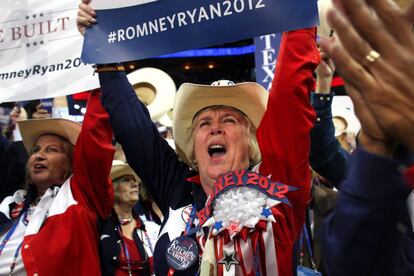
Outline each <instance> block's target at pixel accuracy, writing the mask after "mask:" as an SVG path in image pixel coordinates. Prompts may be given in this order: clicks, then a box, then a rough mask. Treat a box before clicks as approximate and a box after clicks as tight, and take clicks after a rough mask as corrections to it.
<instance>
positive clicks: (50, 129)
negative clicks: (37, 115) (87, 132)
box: [17, 118, 81, 152]
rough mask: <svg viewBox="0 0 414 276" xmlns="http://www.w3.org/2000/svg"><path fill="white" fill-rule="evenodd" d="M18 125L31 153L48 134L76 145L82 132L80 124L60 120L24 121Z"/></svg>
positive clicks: (25, 144)
mask: <svg viewBox="0 0 414 276" xmlns="http://www.w3.org/2000/svg"><path fill="white" fill-rule="evenodd" d="M17 124H18V126H19V130H20V134H21V136H22V140H23V144H24V146H25V148H26V150H27V151H28V152H30V151H31V149H32V148H33V146H34V144H35V143H36V141H37V139H38V138H39V137H40V136H43V135H46V134H53V135H58V136H60V137H62V138H64V139H66V140H67V141H68V142H69V143H71V144H72V145H75V143H76V140H77V139H78V136H79V133H80V131H81V125H80V124H79V123H76V122H73V121H71V120H67V119H60V118H49V119H34V120H33V119H32V120H24V121H19V122H17Z"/></svg>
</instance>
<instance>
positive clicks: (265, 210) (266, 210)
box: [260, 207, 272, 218]
mask: <svg viewBox="0 0 414 276" xmlns="http://www.w3.org/2000/svg"><path fill="white" fill-rule="evenodd" d="M260 215H262V216H264V217H265V218H268V217H269V216H271V215H272V211H270V208H266V207H263V210H262V213H261V214H260Z"/></svg>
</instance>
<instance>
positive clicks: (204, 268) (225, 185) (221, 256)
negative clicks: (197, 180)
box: [197, 170, 297, 276]
mask: <svg viewBox="0 0 414 276" xmlns="http://www.w3.org/2000/svg"><path fill="white" fill-rule="evenodd" d="M294 190H297V189H296V188H294V187H291V186H288V185H286V184H283V183H280V182H278V181H273V180H271V179H270V177H265V176H262V175H260V174H258V173H256V172H252V171H246V170H244V171H239V172H230V173H227V174H225V175H223V176H221V177H220V178H219V179H218V180H217V181H216V182H215V184H214V190H213V192H212V193H211V194H210V196H209V197H208V199H207V202H206V205H205V207H204V209H202V210H200V211H199V212H198V213H197V217H198V220H199V225H200V226H202V227H209V231H208V236H204V235H203V234H202V235H201V236H199V242H200V241H202V242H201V244H203V245H204V246H203V247H202V250H203V256H202V261H201V266H200V272H201V273H200V275H201V276H204V275H220V276H228V275H229V276H230V275H231V276H234V275H241V274H245V275H254V271H256V272H258V271H259V268H258V266H259V264H258V262H259V261H258V258H255V257H253V258H252V256H253V255H252V254H258V252H259V251H260V252H266V253H265V255H263V256H266V257H265V258H266V259H265V260H263V261H264V262H265V263H266V264H267V265H269V268H273V269H276V253H275V249H273V250H271V247H272V246H274V240H273V238H272V237H273V224H269V223H272V222H276V221H275V216H276V214H277V212H278V210H276V208H274V207H275V206H276V205H278V204H288V205H289V206H290V202H289V200H288V199H287V197H286V194H287V193H288V192H290V191H294ZM266 248H269V251H268V250H267V249H266ZM267 265H266V266H267ZM252 273H253V274H252ZM256 274H257V273H256Z"/></svg>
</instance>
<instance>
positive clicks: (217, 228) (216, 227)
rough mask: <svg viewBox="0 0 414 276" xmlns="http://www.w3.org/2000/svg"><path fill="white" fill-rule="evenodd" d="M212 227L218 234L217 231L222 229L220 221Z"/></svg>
mask: <svg viewBox="0 0 414 276" xmlns="http://www.w3.org/2000/svg"><path fill="white" fill-rule="evenodd" d="M213 227H214V230H215V231H217V232H218V231H220V229H221V228H223V222H222V221H216V222H215V223H214V226H213ZM214 230H213V231H214Z"/></svg>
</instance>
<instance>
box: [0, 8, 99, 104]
mask: <svg viewBox="0 0 414 276" xmlns="http://www.w3.org/2000/svg"><path fill="white" fill-rule="evenodd" d="M78 5H79V0H65V1H60V0H25V1H21V0H0V7H1V11H2V12H1V13H0V102H8V101H22V100H31V99H41V98H51V97H56V96H63V95H68V94H73V93H77V92H82V91H86V90H90V89H93V88H97V87H99V83H98V78H97V75H95V76H93V69H92V67H91V66H90V65H84V64H83V63H82V62H81V60H80V58H79V57H80V54H81V49H82V42H83V38H82V36H81V35H80V34H79V33H78V30H77V28H76V15H77V9H78V8H77V7H78Z"/></svg>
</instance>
